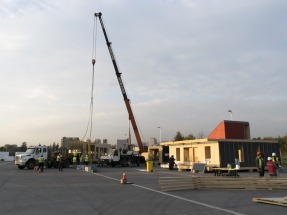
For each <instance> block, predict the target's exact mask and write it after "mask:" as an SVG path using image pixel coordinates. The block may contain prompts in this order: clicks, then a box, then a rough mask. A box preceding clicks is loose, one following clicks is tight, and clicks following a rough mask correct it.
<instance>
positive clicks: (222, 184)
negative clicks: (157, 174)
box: [159, 176, 287, 191]
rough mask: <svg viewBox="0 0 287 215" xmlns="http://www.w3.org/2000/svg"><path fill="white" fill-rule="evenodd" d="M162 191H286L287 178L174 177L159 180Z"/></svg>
mask: <svg viewBox="0 0 287 215" xmlns="http://www.w3.org/2000/svg"><path fill="white" fill-rule="evenodd" d="M159 184H160V187H161V190H162V191H175V190H191V189H229V190H287V178H254V177H242V178H239V177H237V178H235V177H191V176H190V177H174V178H160V179H159Z"/></svg>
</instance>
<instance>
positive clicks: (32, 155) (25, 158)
mask: <svg viewBox="0 0 287 215" xmlns="http://www.w3.org/2000/svg"><path fill="white" fill-rule="evenodd" d="M42 155H43V157H44V159H45V160H47V158H48V146H35V147H28V148H27V150H26V152H25V153H23V154H17V155H15V165H16V166H18V168H19V169H24V168H25V167H27V168H28V169H34V167H35V165H36V163H37V160H38V159H39V157H41V156H42Z"/></svg>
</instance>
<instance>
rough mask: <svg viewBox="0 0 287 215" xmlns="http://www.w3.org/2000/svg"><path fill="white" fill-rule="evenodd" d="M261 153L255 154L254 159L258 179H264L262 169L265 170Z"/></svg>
mask: <svg viewBox="0 0 287 215" xmlns="http://www.w3.org/2000/svg"><path fill="white" fill-rule="evenodd" d="M263 157H264V156H263V154H262V152H257V157H256V162H255V163H256V167H257V171H258V173H259V177H264V169H265V162H264V158H263Z"/></svg>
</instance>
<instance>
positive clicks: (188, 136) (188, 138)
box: [184, 134, 195, 140]
mask: <svg viewBox="0 0 287 215" xmlns="http://www.w3.org/2000/svg"><path fill="white" fill-rule="evenodd" d="M184 139H185V140H194V139H195V137H194V136H193V134H189V135H187V136H186V137H184Z"/></svg>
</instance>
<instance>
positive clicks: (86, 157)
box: [85, 155, 89, 165]
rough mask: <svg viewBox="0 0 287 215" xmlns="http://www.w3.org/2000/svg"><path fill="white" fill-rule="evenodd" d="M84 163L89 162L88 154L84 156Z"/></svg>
mask: <svg viewBox="0 0 287 215" xmlns="http://www.w3.org/2000/svg"><path fill="white" fill-rule="evenodd" d="M85 164H86V165H88V164H89V156H88V155H86V156H85Z"/></svg>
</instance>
